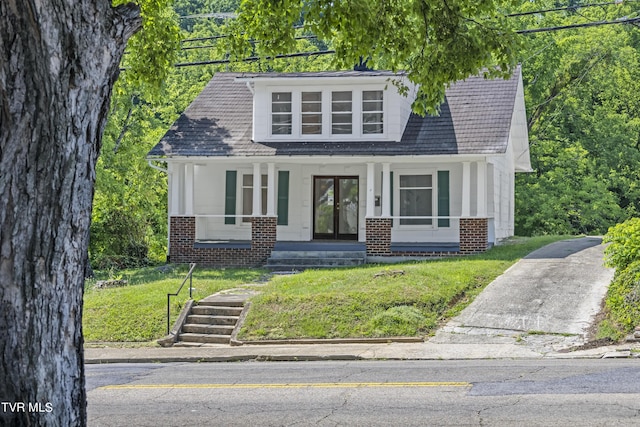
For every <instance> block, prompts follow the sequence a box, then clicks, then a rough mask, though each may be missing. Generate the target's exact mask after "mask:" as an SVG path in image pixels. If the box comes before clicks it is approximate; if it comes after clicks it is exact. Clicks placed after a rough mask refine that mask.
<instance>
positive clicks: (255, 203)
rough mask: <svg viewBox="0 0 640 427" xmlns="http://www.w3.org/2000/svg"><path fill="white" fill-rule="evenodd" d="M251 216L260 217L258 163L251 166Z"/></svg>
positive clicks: (260, 185)
mask: <svg viewBox="0 0 640 427" xmlns="http://www.w3.org/2000/svg"><path fill="white" fill-rule="evenodd" d="M251 215H252V216H260V215H262V175H260V163H254V164H253V212H251Z"/></svg>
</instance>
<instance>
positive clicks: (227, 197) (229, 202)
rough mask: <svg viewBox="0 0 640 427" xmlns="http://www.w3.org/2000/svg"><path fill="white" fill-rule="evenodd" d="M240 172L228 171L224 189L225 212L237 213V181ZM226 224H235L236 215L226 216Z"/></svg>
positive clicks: (228, 213) (226, 213)
mask: <svg viewBox="0 0 640 427" xmlns="http://www.w3.org/2000/svg"><path fill="white" fill-rule="evenodd" d="M237 175H238V173H237V172H236V171H227V177H226V181H225V190H224V214H225V215H235V214H236V181H237ZM224 223H225V224H235V223H236V217H235V216H225V217H224Z"/></svg>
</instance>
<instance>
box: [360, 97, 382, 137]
mask: <svg viewBox="0 0 640 427" xmlns="http://www.w3.org/2000/svg"><path fill="white" fill-rule="evenodd" d="M382 98H383V94H382V91H381V90H365V91H363V92H362V133H363V134H372V133H373V134H376V133H382V132H383V130H384V127H383V120H382V119H383V114H384V111H383V103H382V102H383V99H382Z"/></svg>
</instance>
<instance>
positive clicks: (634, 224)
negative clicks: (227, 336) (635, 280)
mask: <svg viewBox="0 0 640 427" xmlns="http://www.w3.org/2000/svg"><path fill="white" fill-rule="evenodd" d="M603 241H604V242H605V243H611V244H610V245H609V247H607V249H606V250H605V262H606V264H607V265H608V266H609V267H614V268H615V269H616V270H618V271H622V270H624V269H625V268H627V267H628V266H629V265H631V264H632V263H633V262H635V261H640V218H631V219H628V220H627V221H625V222H623V223H621V224H617V225H615V226H613V227H611V228H609V231H608V233H607V234H606V235H605V236H604V240H603Z"/></svg>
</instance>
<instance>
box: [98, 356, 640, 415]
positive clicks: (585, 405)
mask: <svg viewBox="0 0 640 427" xmlns="http://www.w3.org/2000/svg"><path fill="white" fill-rule="evenodd" d="M638 363H639V362H638V360H637V359H619V360H602V359H600V360H592V359H589V360H575V359H574V360H567V361H562V360H518V361H515V360H512V361H510V360H478V361H387V362H384V361H349V362H244V363H201V364H196V363H192V364H113V365H89V366H87V371H86V376H87V390H88V402H89V404H88V413H89V425H91V426H123V425H136V426H159V425H162V426H187V425H188V426H284V425H297V426H306V425H311V424H315V425H321V426H338V425H344V426H360V425H362V426H387V425H405V426H411V425H416V426H418V425H420V426H425V425H429V426H467V425H468V426H516V425H517V426H520V425H523V426H524V425H526V426H557V425H558V426H559V425H568V424H572V425H576V426H578V425H579V426H611V425H622V426H626V425H628V426H632V425H639V424H640V366H639V365H638Z"/></svg>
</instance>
